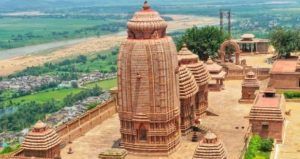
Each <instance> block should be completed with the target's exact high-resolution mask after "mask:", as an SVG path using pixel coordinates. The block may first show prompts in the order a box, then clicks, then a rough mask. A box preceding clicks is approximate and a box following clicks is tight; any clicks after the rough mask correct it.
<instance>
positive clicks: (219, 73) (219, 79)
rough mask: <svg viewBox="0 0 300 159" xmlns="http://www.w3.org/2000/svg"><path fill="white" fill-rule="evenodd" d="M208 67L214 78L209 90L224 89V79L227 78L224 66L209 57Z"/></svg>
mask: <svg viewBox="0 0 300 159" xmlns="http://www.w3.org/2000/svg"><path fill="white" fill-rule="evenodd" d="M206 68H207V70H208V72H209V73H210V76H211V79H212V80H213V81H210V82H209V85H208V86H209V90H213V91H220V90H222V89H224V82H223V81H224V80H225V76H226V72H225V71H223V67H222V66H220V65H218V64H217V63H215V62H214V61H213V60H212V59H211V58H209V59H208V60H207V62H206Z"/></svg>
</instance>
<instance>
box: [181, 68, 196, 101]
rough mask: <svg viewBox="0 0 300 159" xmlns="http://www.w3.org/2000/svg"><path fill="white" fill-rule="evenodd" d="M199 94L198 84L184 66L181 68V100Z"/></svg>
mask: <svg viewBox="0 0 300 159" xmlns="http://www.w3.org/2000/svg"><path fill="white" fill-rule="evenodd" d="M197 92H198V86H197V82H196V80H195V78H194V76H193V75H192V73H191V72H190V71H189V69H188V68H187V67H186V66H184V65H182V66H180V67H179V95H180V98H181V99H186V98H189V97H191V96H193V95H195V94H196V93H197Z"/></svg>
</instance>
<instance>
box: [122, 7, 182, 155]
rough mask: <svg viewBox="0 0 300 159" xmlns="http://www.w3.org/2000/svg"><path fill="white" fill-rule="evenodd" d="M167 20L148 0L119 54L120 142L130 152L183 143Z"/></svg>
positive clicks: (165, 149) (166, 149)
mask: <svg viewBox="0 0 300 159" xmlns="http://www.w3.org/2000/svg"><path fill="white" fill-rule="evenodd" d="M166 28H167V23H166V22H165V21H164V20H163V19H162V18H161V17H160V15H159V13H157V12H156V11H154V10H152V9H151V8H150V6H149V5H148V4H147V2H145V4H144V6H143V9H142V10H141V11H138V12H136V13H135V14H134V16H133V18H132V19H131V20H130V21H129V22H128V38H127V40H126V41H125V42H123V43H122V44H121V47H120V53H119V57H118V107H119V109H118V113H119V118H120V124H121V130H120V132H121V140H122V141H121V142H122V145H123V146H124V148H125V149H126V150H127V151H128V152H129V153H132V154H143V155H169V154H170V153H172V152H173V151H174V150H175V149H176V148H177V147H178V146H179V144H180V136H181V133H180V114H179V113H180V110H179V88H178V83H179V82H178V71H176V68H177V66H178V60H177V55H176V47H175V44H174V42H173V40H172V38H171V37H168V36H166V34H165V33H166Z"/></svg>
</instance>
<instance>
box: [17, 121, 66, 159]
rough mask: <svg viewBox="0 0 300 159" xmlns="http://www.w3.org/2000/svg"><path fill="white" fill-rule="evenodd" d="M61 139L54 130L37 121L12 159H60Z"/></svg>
mask: <svg viewBox="0 0 300 159" xmlns="http://www.w3.org/2000/svg"><path fill="white" fill-rule="evenodd" d="M60 143H61V139H60V137H59V136H58V135H57V133H56V131H55V130H54V129H51V128H49V127H48V126H47V125H46V124H45V123H43V122H41V121H38V122H37V123H36V124H35V125H34V126H33V129H32V130H31V131H30V132H29V133H28V134H27V136H26V137H25V140H24V142H23V143H22V145H21V151H20V152H18V153H17V154H16V155H15V157H14V158H20V159H23V158H28V159H29V158H32V157H36V158H47V159H59V158H60Z"/></svg>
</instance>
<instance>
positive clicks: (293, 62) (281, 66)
mask: <svg viewBox="0 0 300 159" xmlns="http://www.w3.org/2000/svg"><path fill="white" fill-rule="evenodd" d="M269 86H270V87H273V88H276V89H300V57H298V58H296V57H292V58H290V59H281V60H277V61H275V63H274V64H273V67H272V69H271V71H270V81H269Z"/></svg>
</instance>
